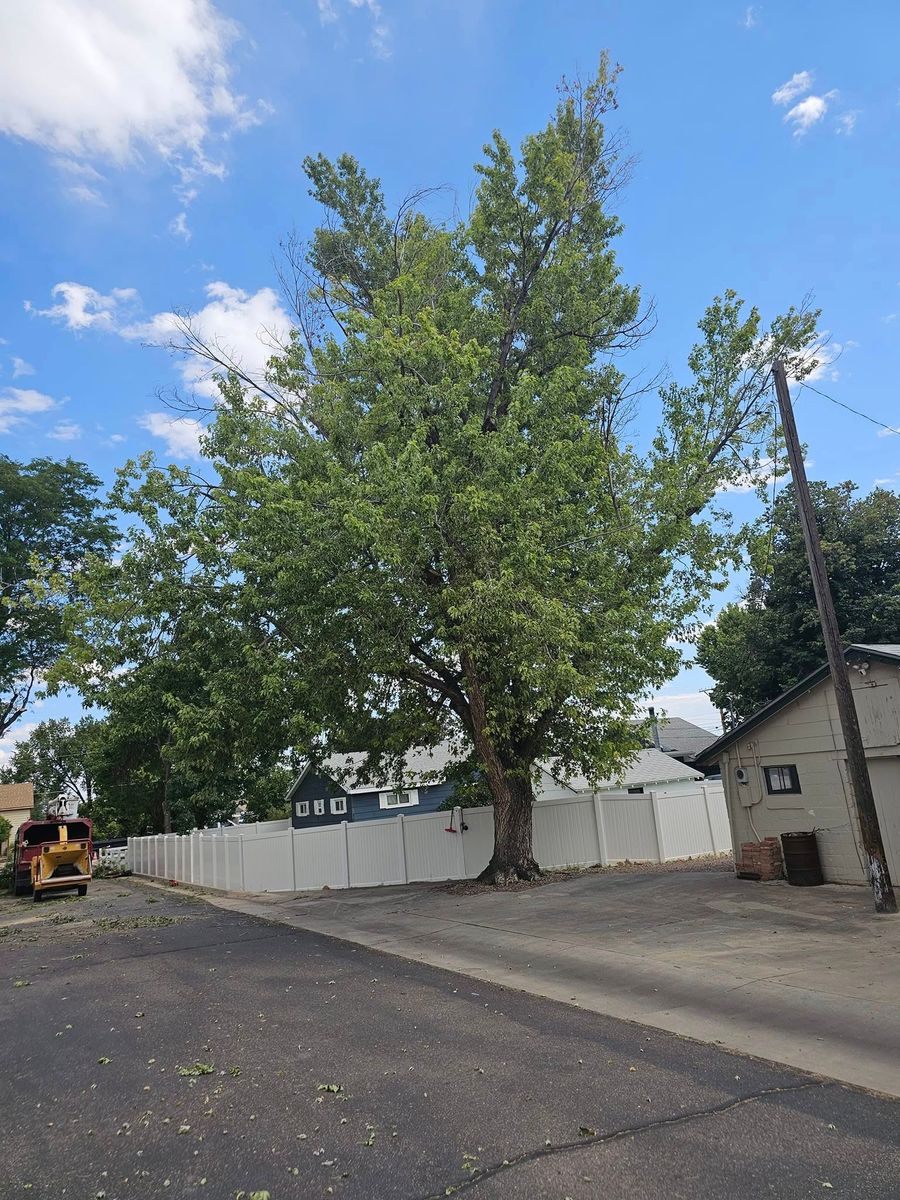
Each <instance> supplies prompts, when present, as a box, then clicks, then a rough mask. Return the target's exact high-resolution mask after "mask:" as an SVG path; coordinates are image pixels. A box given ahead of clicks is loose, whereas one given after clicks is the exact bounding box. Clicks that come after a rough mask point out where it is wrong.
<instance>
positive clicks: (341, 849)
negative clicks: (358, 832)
mask: <svg viewBox="0 0 900 1200" xmlns="http://www.w3.org/2000/svg"><path fill="white" fill-rule="evenodd" d="M291 840H292V842H293V848H294V889H295V890H296V891H298V892H301V891H303V890H304V889H306V888H322V887H330V888H346V887H349V886H350V875H349V867H348V862H347V822H346V821H343V822H341V824H340V825H328V826H325V827H324V828H323V829H304V830H296V831H295V832H294V833H293V834H291Z"/></svg>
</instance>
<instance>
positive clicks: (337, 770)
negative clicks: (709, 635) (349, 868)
mask: <svg viewBox="0 0 900 1200" xmlns="http://www.w3.org/2000/svg"><path fill="white" fill-rule="evenodd" d="M365 759H366V754H365V751H357V752H355V753H352V754H333V755H332V756H331V757H330V758H327V759H326V760H325V761H324V762H323V763H322V766H321V771H322V773H323V774H325V775H328V776H329V777H331V778H334V779H335V781H336V782H341V786H342V787H344V790H345V791H346V793H347V795H348V796H356V795H359V794H361V793H363V792H375V791H379V790H380V789H382V788H389V787H394V786H396V784H397V783H398V782H400V781H398V780H397V779H389V778H387V777H386V776H375V777H373V778H369V779H366V778H365V777H363V778H362V779H361V780H359V781H357V778H356V774H355V773H356V771H357V770H358V769H359V767H360V766H362V764H363V763H364V762H365ZM455 761H458V755H456V754H454V753H453V751H452V748H451V745H450V743H449V742H442V743H441V744H440V745H438V746H435V747H434V748H433V749H432V750H423V749H417V750H411V751H410V752H409V753H408V754H407V755H406V758H405V760H404V771H403V780H402V782H403V783H404V784H406V785H407V786H408V787H415V786H417V785H420V784H427V783H439V782H440V781H441V776H442V774H443V772H444V771H445V770H446V768H447V767H448V766H449V765H450V764H451V763H453V762H455ZM539 766H540V767H541V769H542V770H543V771H544V772H545V773H546V774H547V775H549V776H550V777H551V778H552V779H556V781H557V782H558V783H562V784H564V785H565V786H566V787H569V788H571V789H572V791H573V792H585V791H592V790H595V788H596V789H597V790H599V789H602V788H615V787H638V786H639V785H646V784H654V783H674V782H676V781H678V780H683V779H702V778H703V773H702V772H701V771H696V770H695V769H694V768H693V767H689V766H687V765H685V763H682V762H679V761H678V759H676V758H670V757H669V755H668V754H663V753H662V752H661V751H659V750H655V749H648V750H639V751H638V752H637V754H636V755H635V757H634V759H633V760H632V761H631V762H630V763H629V764H628V766H627V767H625V768H624V769H623V770H622V771H621V772H620V773H619V774H618V775H616V776H614V777H610V778H609V779H602V780H600V781H598V782H597V783H596V785H594V784H592V783H591V782H590V781H589V780H588V779H587V778H586V777H585V776H573V777H572V778H569V779H561V778H559V776H558V774H557V773H556V772H555V771H554V770H552V769H551V768H550V765H549V764H547V763H540V764H539ZM308 770H309V767H306V768H304V770H303V772H302V773H301V774H300V776H299V777H298V778H297V779H296V780H295V781H294V783H293V785H292V787H291V790H290V792H289V793H288V798H289V799H290V798H292V797H293V794H294V792H295V791H296V789H297V788H298V787H299V785H300V783H301V782H302V781H303V779H304V778H305V776H306V773H307V771H308Z"/></svg>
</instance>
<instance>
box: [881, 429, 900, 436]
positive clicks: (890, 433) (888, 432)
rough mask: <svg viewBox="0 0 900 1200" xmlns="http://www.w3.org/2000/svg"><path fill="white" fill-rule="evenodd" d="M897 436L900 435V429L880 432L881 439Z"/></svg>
mask: <svg viewBox="0 0 900 1200" xmlns="http://www.w3.org/2000/svg"><path fill="white" fill-rule="evenodd" d="M896 434H900V429H893V428H889V429H879V430H878V436H879V437H894V436H895V435H896Z"/></svg>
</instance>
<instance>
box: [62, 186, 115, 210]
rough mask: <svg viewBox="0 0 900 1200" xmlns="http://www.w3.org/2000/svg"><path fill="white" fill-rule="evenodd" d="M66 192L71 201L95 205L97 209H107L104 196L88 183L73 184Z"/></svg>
mask: <svg viewBox="0 0 900 1200" xmlns="http://www.w3.org/2000/svg"><path fill="white" fill-rule="evenodd" d="M65 191H66V195H67V196H68V197H69V198H70V199H71V200H77V201H78V202H79V203H80V204H93V205H94V206H95V207H96V208H106V201H105V200H104V199H103V194H102V193H101V192H98V191H97V189H96V188H92V187H90V186H89V185H88V184H86V183H73V184H72V186H71V187H67V188H66V189H65Z"/></svg>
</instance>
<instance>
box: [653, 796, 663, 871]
mask: <svg viewBox="0 0 900 1200" xmlns="http://www.w3.org/2000/svg"><path fill="white" fill-rule="evenodd" d="M650 805H651V808H652V810H653V836H654V837H655V838H656V861H657V862H665V861H666V860H665V847H664V845H663V836H662V829H661V828H660V823H659V800H658V799H657V796H656V792H651V793H650Z"/></svg>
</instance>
